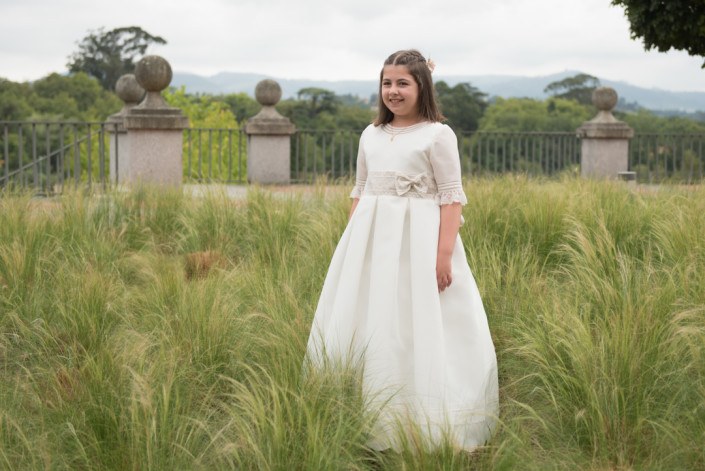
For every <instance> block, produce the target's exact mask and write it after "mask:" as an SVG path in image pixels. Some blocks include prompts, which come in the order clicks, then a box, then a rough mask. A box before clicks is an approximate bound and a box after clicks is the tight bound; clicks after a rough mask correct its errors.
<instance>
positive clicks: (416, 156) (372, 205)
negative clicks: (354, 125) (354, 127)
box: [308, 50, 498, 451]
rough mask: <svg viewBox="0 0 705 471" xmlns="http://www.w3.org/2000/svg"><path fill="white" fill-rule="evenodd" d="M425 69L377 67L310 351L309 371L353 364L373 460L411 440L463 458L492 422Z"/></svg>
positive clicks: (491, 390) (480, 323)
mask: <svg viewBox="0 0 705 471" xmlns="http://www.w3.org/2000/svg"><path fill="white" fill-rule="evenodd" d="M432 68H433V65H432V63H431V62H430V61H427V60H426V59H425V58H424V57H423V56H422V55H421V54H420V53H419V52H418V51H416V50H405V51H398V52H395V53H394V54H392V55H391V56H389V57H388V58H387V60H386V61H385V62H384V67H383V68H382V72H381V74H380V83H379V95H378V96H379V103H378V107H379V114H378V116H377V118H376V120H375V122H374V123H373V124H371V125H370V126H368V127H367V129H365V131H364V132H363V133H362V136H361V137H360V146H359V151H358V157H357V176H356V184H355V188H354V189H353V191H352V193H351V198H352V199H353V203H352V208H351V211H350V220H349V222H348V226H347V228H346V229H345V232H344V233H343V235H342V237H341V239H340V242H339V243H338V246H337V248H336V250H335V253H334V255H333V259H332V261H331V264H330V268H329V270H328V274H327V276H326V280H325V283H324V285H323V291H322V293H321V298H320V300H319V303H318V308H317V310H316V314H315V317H314V320H313V328H312V331H311V336H310V337H309V341H308V354H309V358H310V359H311V360H312V361H313V362H314V364H322V363H324V362H326V361H330V360H335V361H346V362H349V361H351V360H353V361H354V360H359V361H361V364H362V368H363V390H364V392H365V394H366V397H368V399H369V400H370V401H371V402H372V403H373V404H374V405H375V406H376V407H378V410H379V411H380V415H379V418H378V420H377V424H376V426H375V429H374V430H373V431H372V437H371V440H370V443H369V445H370V446H371V447H372V448H374V449H377V450H382V449H387V448H392V449H395V450H397V451H398V450H399V449H400V448H401V443H402V441H403V440H404V439H409V438H410V436H411V435H409V431H410V430H411V431H416V433H415V434H414V436H415V437H416V438H419V437H421V438H422V439H423V442H424V443H423V444H424V446H427V447H429V446H430V447H434V446H437V445H439V444H440V443H441V442H442V440H443V439H449V440H450V441H451V443H452V444H453V445H454V446H455V447H457V448H459V449H464V450H468V451H471V450H473V449H475V448H476V447H478V446H480V445H482V444H484V443H485V442H486V441H487V439H488V438H489V436H490V434H491V431H492V428H493V426H494V423H495V418H496V416H497V403H498V399H497V363H496V356H495V351H494V345H493V344H492V339H491V337H490V332H489V329H488V326H487V318H486V316H485V311H484V308H483V305H482V300H481V299H480V294H479V292H478V290H477V286H476V284H475V280H474V278H473V276H472V273H471V272H470V268H469V266H468V263H467V260H466V258H465V251H464V249H463V244H462V241H461V240H460V237H459V235H458V228H459V226H460V224H461V208H462V205H464V204H466V202H467V199H466V197H465V194H464V192H463V188H462V186H461V179H460V158H459V155H458V145H457V140H456V137H455V134H454V133H453V131H452V130H451V129H450V128H449V127H448V126H446V125H444V124H441V121H442V120H443V119H445V118H444V117H443V115H442V114H441V113H440V111H439V110H438V106H437V104H436V100H435V95H434V89H433V80H432V78H431V71H432ZM399 425H401V427H399ZM400 432H401V433H400ZM404 433H406V435H404Z"/></svg>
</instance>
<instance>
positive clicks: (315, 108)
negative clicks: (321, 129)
mask: <svg viewBox="0 0 705 471" xmlns="http://www.w3.org/2000/svg"><path fill="white" fill-rule="evenodd" d="M296 96H297V97H298V98H299V100H301V101H303V102H304V103H305V104H306V106H307V108H308V116H309V118H315V117H316V116H318V115H319V114H321V113H323V112H328V113H335V111H336V110H337V108H338V99H337V97H336V96H335V93H334V92H332V91H330V90H326V89H325V88H318V87H308V88H302V89H301V90H299V91H298V93H297V94H296Z"/></svg>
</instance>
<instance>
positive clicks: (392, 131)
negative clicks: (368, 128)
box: [382, 121, 428, 142]
mask: <svg viewBox="0 0 705 471" xmlns="http://www.w3.org/2000/svg"><path fill="white" fill-rule="evenodd" d="M427 122H428V121H421V122H420V123H416V124H412V125H411V126H406V127H403V128H396V127H394V126H392V125H391V124H389V123H387V124H384V125H383V126H382V130H383V131H384V132H386V133H387V134H389V142H394V138H395V137H397V136H398V135H400V134H406V133H410V132H412V131H415V130H417V129H418V128H420V127H421V126H423V125H425V124H426V123H427Z"/></svg>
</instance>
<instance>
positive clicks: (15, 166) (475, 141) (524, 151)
mask: <svg viewBox="0 0 705 471" xmlns="http://www.w3.org/2000/svg"><path fill="white" fill-rule="evenodd" d="M116 130H117V126H116V125H115V124H105V123H85V122H84V123H77V122H13V121H0V187H3V188H8V187H9V188H12V187H21V188H27V187H31V188H36V189H37V190H38V191H42V192H55V191H60V190H61V188H63V187H64V186H65V185H67V184H73V185H76V184H87V185H95V184H99V185H103V186H106V185H107V184H108V183H109V182H110V181H111V179H114V178H112V177H114V175H110V155H111V152H112V155H113V157H112V158H113V159H114V160H116V161H119V158H120V149H117V148H115V147H116V144H117V142H116V140H113V139H111V136H112V135H113V132H115V131H116ZM456 134H457V136H458V147H459V151H460V160H461V166H462V170H463V173H464V174H465V175H466V176H468V177H473V176H488V175H498V174H503V173H507V172H510V173H522V174H526V175H530V176H554V175H558V174H565V173H568V174H577V173H579V166H580V144H581V143H580V139H579V138H577V136H576V135H575V134H574V133H553V132H523V133H509V132H457V133H456ZM359 135H360V133H359V131H353V130H334V131H318V130H306V129H303V130H298V131H297V132H296V133H295V134H294V135H293V136H292V137H291V179H292V181H294V182H311V181H314V180H315V179H317V178H320V177H321V176H324V177H326V178H328V179H329V180H332V181H334V180H337V179H348V178H350V177H352V176H353V175H354V173H355V166H356V158H357V148H358V140H359ZM111 146H112V147H113V148H112V149H111ZM629 166H630V170H632V171H634V172H636V174H637V180H638V181H640V182H650V183H658V182H667V181H672V182H688V183H690V182H701V181H703V178H704V177H705V134H637V135H636V136H635V137H634V138H633V139H632V140H631V142H630V146H629ZM183 169H184V181H185V182H217V183H235V184H244V183H246V182H247V136H246V135H245V134H244V132H243V131H242V130H241V129H219V128H190V129H186V130H184V134H183Z"/></svg>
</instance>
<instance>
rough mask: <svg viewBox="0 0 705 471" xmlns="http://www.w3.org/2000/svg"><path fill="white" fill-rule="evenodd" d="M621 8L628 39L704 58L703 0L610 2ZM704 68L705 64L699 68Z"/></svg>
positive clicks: (704, 11) (704, 17)
mask: <svg viewBox="0 0 705 471" xmlns="http://www.w3.org/2000/svg"><path fill="white" fill-rule="evenodd" d="M612 5H619V6H622V7H624V13H625V15H626V16H627V19H629V23H630V29H631V36H632V38H633V39H637V38H641V39H642V41H643V42H644V47H645V48H646V49H647V50H648V49H657V50H659V51H661V52H666V51H669V50H670V49H677V50H681V51H687V52H688V54H689V55H691V56H700V57H705V2H703V1H702V0H696V1H694V0H668V1H665V0H613V1H612ZM702 67H703V68H705V61H704V62H703V65H702Z"/></svg>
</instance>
